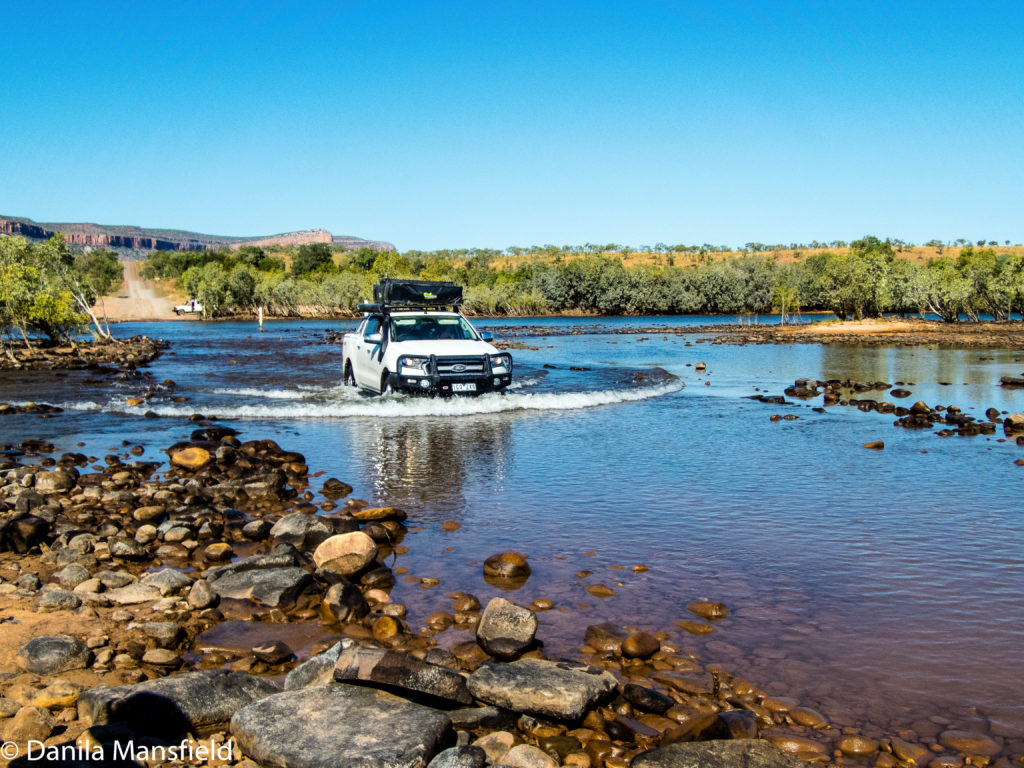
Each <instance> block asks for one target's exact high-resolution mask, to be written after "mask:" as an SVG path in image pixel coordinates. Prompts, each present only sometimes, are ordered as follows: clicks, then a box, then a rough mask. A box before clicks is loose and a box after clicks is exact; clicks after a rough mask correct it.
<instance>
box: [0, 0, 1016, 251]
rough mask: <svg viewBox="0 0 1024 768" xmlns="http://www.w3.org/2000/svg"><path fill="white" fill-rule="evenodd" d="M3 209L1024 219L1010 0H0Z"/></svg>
mask: <svg viewBox="0 0 1024 768" xmlns="http://www.w3.org/2000/svg"><path fill="white" fill-rule="evenodd" d="M0 10H2V12H3V18H4V33H3V41H2V43H0V77H2V81H0V82H2V85H3V92H2V95H0V214H5V215H21V216H28V217H30V218H33V219H36V220H37V221H93V222H98V223H103V224H136V225H140V226H148V227H169V228H181V229H190V230H195V231H200V232H206V233H213V234H224V235H263V234H271V233H276V232H284V231H290V230H297V229H306V228H313V227H323V228H326V229H329V230H331V231H332V232H334V233H335V234H347V235H356V236H360V237H366V238H372V239H385V240H391V241H392V242H394V243H395V244H396V245H397V246H398V247H399V248H400V249H402V250H406V249H410V248H421V249H434V248H446V247H452V248H455V247H473V246H476V247H494V248H504V247H507V246H510V245H531V244H541V243H554V244H558V245H561V244H582V243H584V242H618V243H626V244H630V245H634V246H635V245H641V244H654V243H657V242H659V241H661V242H665V243H670V244H674V243H703V242H710V243H715V244H730V245H737V244H742V243H744V242H747V241H760V242H766V243H776V242H785V243H788V242H792V241H809V240H812V239H818V240H833V239H844V240H849V239H852V238H855V237H859V236H861V235H865V234H875V235H879V236H882V237H886V236H890V237H899V238H902V239H905V240H910V241H914V242H924V241H925V240H929V239H931V238H939V239H943V240H948V239H955V238H958V237H966V238H969V239H972V240H976V239H980V238H985V239H995V240H998V241H999V242H1002V241H1003V240H1006V239H1009V240H1010V241H1012V242H1014V243H1017V242H1022V241H1024V56H1022V54H1021V38H1022V34H1024V6H1022V5H1021V3H1019V2H991V3H986V2H982V3H966V2H957V3H946V2H942V1H941V0H939V1H935V0H910V1H908V2H899V3H882V2H856V1H847V2H787V3H783V2H778V3H773V2H762V3H757V2H742V3H740V2H736V3H732V2H669V1H668V0H660V1H659V0H632V1H630V2H601V1H600V0H586V1H584V2H551V1H550V0H548V1H547V2H532V1H530V0H523V1H521V2H510V1H506V0H492V1H489V2H479V0H477V2H461V1H458V0H455V1H448V2H436V1H428V0H424V1H423V2H402V1H400V0H390V1H389V0H366V1H364V2H334V3H327V2H324V3H285V2H281V3H268V2H262V3H260V2H253V3H248V2H246V3H243V2H222V3H209V2H205V1H204V2H179V3H117V2H84V1H83V2H79V3H50V4H35V3H26V2H9V1H8V0H0Z"/></svg>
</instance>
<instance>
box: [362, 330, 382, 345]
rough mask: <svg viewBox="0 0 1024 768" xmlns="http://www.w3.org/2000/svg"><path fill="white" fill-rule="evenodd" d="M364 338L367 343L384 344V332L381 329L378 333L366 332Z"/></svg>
mask: <svg viewBox="0 0 1024 768" xmlns="http://www.w3.org/2000/svg"><path fill="white" fill-rule="evenodd" d="M363 340H364V341H365V342H366V343H367V344H383V343H384V334H382V333H380V332H379V331H378V332H377V333H368V334H366V336H364V337H363Z"/></svg>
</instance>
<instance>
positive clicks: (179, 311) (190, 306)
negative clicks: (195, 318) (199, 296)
mask: <svg viewBox="0 0 1024 768" xmlns="http://www.w3.org/2000/svg"><path fill="white" fill-rule="evenodd" d="M202 313H203V305H202V304H200V303H199V302H198V301H196V300H195V299H189V300H188V301H186V302H185V303H184V304H178V305H177V306H175V307H174V314H176V315H201V314H202Z"/></svg>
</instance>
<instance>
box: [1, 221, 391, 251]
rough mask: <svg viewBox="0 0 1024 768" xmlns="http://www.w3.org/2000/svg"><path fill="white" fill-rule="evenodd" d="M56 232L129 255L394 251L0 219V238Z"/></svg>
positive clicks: (300, 238)
mask: <svg viewBox="0 0 1024 768" xmlns="http://www.w3.org/2000/svg"><path fill="white" fill-rule="evenodd" d="M56 232H63V233H64V237H65V238H66V239H67V241H68V242H69V243H71V244H73V245H81V246H92V247H95V248H111V249H115V250H131V251H201V250H204V249H210V250H216V249H217V248H221V247H224V246H227V247H228V248H240V247H241V246H243V245H255V246H266V245H304V244H306V243H328V244H331V245H341V246H344V247H345V248H372V249H374V250H376V251H393V250H395V246H394V245H392V244H391V243H388V242H384V241H382V240H364V239H362V238H359V237H348V236H344V235H342V236H338V237H335V236H334V235H332V234H331V233H330V232H328V231H327V230H326V229H308V230H304V231H302V232H286V233H283V234H279V235H267V236H265V237H226V236H223V235H202V234H199V233H198V232H186V231H183V230H177V229H143V228H141V227H131V226H107V225H103V224H84V223H83V224H64V223H46V222H35V221H32V220H31V219H26V218H22V217H17V216H0V234H7V235H21V236H22V237H26V238H29V239H32V240H45V239H47V238H49V237H51V236H52V235H53V234H54V233H56Z"/></svg>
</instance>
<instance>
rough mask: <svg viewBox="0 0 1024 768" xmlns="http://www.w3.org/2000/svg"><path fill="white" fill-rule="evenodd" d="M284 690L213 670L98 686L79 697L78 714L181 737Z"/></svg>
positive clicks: (241, 674)
mask: <svg viewBox="0 0 1024 768" xmlns="http://www.w3.org/2000/svg"><path fill="white" fill-rule="evenodd" d="M279 691H280V688H278V686H277V685H276V684H275V683H273V682H271V681H270V680H266V679H264V678H260V677H254V676H253V675H249V674H246V673H245V672H237V671H232V670H224V669H208V670H204V671H202V672H189V673H186V674H183V675H171V676H170V677H162V678H159V679H156V680H147V681H146V682H144V683H139V684H137V685H121V686H117V687H112V688H108V687H101V688H93V689H91V690H88V691H86V692H85V693H83V694H82V695H81V696H79V697H78V716H79V718H81V719H88V720H91V721H92V724H93V725H107V724H109V723H124V724H125V725H127V726H129V727H130V728H131V729H132V730H135V731H138V732H140V733H148V734H153V735H157V736H164V737H171V738H179V737H181V736H183V735H184V734H186V733H189V732H194V731H195V730H196V729H197V728H202V727H205V726H212V725H218V724H220V723H226V722H228V721H229V720H230V719H231V717H232V716H233V715H234V714H235V713H236V712H237V711H238V710H240V709H242V707H245V706H247V705H249V704H252V703H253V702H255V701H258V700H260V699H263V698H265V697H267V696H271V695H273V694H275V693H278V692H279Z"/></svg>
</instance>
